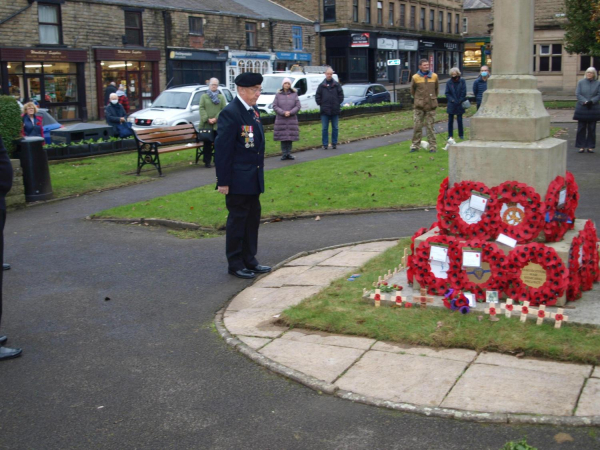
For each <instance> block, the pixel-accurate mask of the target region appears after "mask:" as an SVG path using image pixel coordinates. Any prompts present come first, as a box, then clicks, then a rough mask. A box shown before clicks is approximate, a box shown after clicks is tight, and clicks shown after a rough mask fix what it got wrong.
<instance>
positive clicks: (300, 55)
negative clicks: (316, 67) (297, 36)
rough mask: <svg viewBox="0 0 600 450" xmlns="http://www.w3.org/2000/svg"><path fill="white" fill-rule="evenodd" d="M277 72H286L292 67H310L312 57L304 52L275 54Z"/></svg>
mask: <svg viewBox="0 0 600 450" xmlns="http://www.w3.org/2000/svg"><path fill="white" fill-rule="evenodd" d="M275 58H276V59H275V72H286V71H288V70H290V68H291V67H292V66H310V63H311V60H312V55H311V54H310V53H304V52H275Z"/></svg>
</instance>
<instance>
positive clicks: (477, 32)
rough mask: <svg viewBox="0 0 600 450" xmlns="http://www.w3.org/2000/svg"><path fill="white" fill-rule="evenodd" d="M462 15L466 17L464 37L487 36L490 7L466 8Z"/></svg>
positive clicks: (490, 14) (490, 19) (490, 17)
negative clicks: (466, 23)
mask: <svg viewBox="0 0 600 450" xmlns="http://www.w3.org/2000/svg"><path fill="white" fill-rule="evenodd" d="M464 15H465V17H466V18H467V19H468V25H467V34H466V35H465V37H469V36H489V24H490V23H491V22H492V10H491V9H466V10H465V12H464Z"/></svg>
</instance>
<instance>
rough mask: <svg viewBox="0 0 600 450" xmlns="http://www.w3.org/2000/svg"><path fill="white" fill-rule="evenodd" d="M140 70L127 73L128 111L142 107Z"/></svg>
mask: <svg viewBox="0 0 600 450" xmlns="http://www.w3.org/2000/svg"><path fill="white" fill-rule="evenodd" d="M141 86H142V83H141V80H140V72H128V73H127V92H126V94H127V97H128V99H129V113H132V112H134V111H138V110H140V109H142V98H141V91H142V89H141Z"/></svg>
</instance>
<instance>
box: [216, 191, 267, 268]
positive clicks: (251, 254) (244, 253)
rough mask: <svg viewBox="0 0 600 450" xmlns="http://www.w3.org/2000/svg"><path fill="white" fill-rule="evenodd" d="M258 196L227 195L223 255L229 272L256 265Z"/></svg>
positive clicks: (258, 217)
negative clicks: (225, 257) (227, 213)
mask: <svg viewBox="0 0 600 450" xmlns="http://www.w3.org/2000/svg"><path fill="white" fill-rule="evenodd" d="M259 197H260V195H242V194H228V195H227V196H226V197H225V204H226V205H227V210H228V211H229V216H227V235H226V239H225V254H226V256H227V262H228V265H229V269H230V270H242V269H244V268H253V267H256V266H257V265H258V261H257V260H256V253H257V252H258V226H259V225H260V212H261V208H260V200H259Z"/></svg>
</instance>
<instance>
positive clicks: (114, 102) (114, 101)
mask: <svg viewBox="0 0 600 450" xmlns="http://www.w3.org/2000/svg"><path fill="white" fill-rule="evenodd" d="M110 102H111V103H112V104H113V105H116V104H117V103H119V100H111V101H110Z"/></svg>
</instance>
